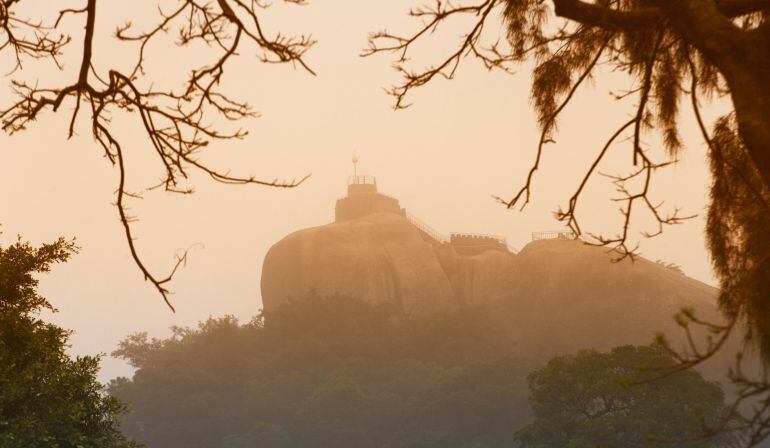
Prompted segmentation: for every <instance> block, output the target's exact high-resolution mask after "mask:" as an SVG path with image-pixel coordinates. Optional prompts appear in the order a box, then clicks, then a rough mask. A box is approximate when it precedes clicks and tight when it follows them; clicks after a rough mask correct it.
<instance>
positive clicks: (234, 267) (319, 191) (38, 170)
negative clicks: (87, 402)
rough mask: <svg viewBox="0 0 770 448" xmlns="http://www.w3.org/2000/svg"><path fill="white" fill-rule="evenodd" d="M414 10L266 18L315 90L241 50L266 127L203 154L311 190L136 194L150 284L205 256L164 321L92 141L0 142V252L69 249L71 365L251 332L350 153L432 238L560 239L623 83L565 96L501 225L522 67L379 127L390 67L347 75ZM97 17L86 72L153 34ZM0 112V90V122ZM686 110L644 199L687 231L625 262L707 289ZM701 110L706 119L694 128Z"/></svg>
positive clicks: (529, 128) (516, 154)
mask: <svg viewBox="0 0 770 448" xmlns="http://www.w3.org/2000/svg"><path fill="white" fill-rule="evenodd" d="M171 3H174V2H171ZM47 4H48V2H38V6H36V8H37V9H38V10H40V11H46V10H48V8H49V7H48V6H47ZM163 4H166V5H167V4H169V2H165V3H163ZM416 4H418V3H415V2H410V1H406V0H398V1H395V0H388V1H382V0H380V1H372V0H369V1H361V0H335V1H333V2H331V1H322V0H311V1H310V2H309V4H308V5H307V6H304V7H296V6H290V7H286V6H281V7H277V8H272V9H270V10H268V11H267V13H266V17H265V19H264V20H265V21H266V24H267V28H268V32H274V31H276V30H281V31H283V32H284V33H286V34H288V33H293V32H307V33H312V34H313V36H314V37H315V38H316V39H318V41H319V43H318V44H317V46H316V47H314V48H313V49H312V50H311V52H310V53H309V55H308V58H307V60H308V62H309V63H310V65H311V66H312V67H313V68H314V69H315V70H316V71H317V73H318V76H317V77H313V76H310V75H308V74H307V73H305V72H303V71H301V70H294V69H292V67H290V66H275V65H273V66H265V65H261V64H259V63H258V62H257V61H256V59H255V58H254V55H255V54H256V52H255V49H253V48H244V50H243V51H242V53H241V56H240V58H239V59H238V62H237V63H233V64H231V65H230V66H228V70H227V71H228V75H227V77H226V79H225V85H226V88H227V90H228V91H229V92H231V93H233V92H237V95H238V96H239V98H242V99H244V100H247V101H248V102H249V103H250V104H252V105H253V106H254V107H255V109H257V110H258V111H259V112H260V113H261V115H262V116H261V118H258V119H254V120H250V121H248V122H245V123H243V126H244V128H246V129H248V130H249V131H250V135H249V136H248V138H246V139H245V140H244V141H239V142H233V141H227V142H218V143H215V144H213V145H212V146H211V147H210V148H209V149H208V150H207V151H206V152H205V155H204V156H203V158H205V160H207V161H209V162H210V163H211V164H212V165H214V166H218V167H223V168H225V167H230V168H232V171H233V173H234V174H244V175H248V174H254V175H256V176H259V177H264V178H268V179H272V178H274V177H278V178H288V179H290V178H292V177H301V176H303V175H305V174H307V173H312V178H311V179H310V180H309V181H308V182H307V183H306V184H305V185H303V186H302V187H300V188H298V189H296V190H293V191H286V190H275V189H268V188H263V187H252V186H246V187H243V186H227V185H218V184H214V183H212V182H211V181H209V180H208V179H207V178H205V177H203V176H194V178H193V181H192V182H191V184H193V185H194V186H195V189H196V193H195V194H194V195H192V196H178V195H171V194H166V193H162V192H151V193H147V194H146V196H145V199H144V200H143V201H133V202H132V203H131V206H132V210H133V213H134V214H136V215H138V216H139V218H140V219H141V221H140V222H139V223H137V225H136V227H135V232H136V236H137V237H138V242H137V244H138V247H139V249H140V251H141V253H142V255H143V256H144V257H145V258H146V260H147V261H148V264H149V265H150V266H152V267H153V268H154V269H155V270H156V271H158V272H161V273H162V272H165V271H166V270H167V269H168V268H169V267H170V265H171V262H172V260H173V255H174V253H175V251H176V250H177V249H179V248H184V247H188V246H191V245H193V244H196V243H200V244H201V245H202V246H203V247H202V248H199V249H196V250H194V251H193V252H192V253H191V257H190V262H189V264H188V266H187V267H186V268H185V269H184V270H182V271H181V272H180V273H179V275H178V276H177V277H176V279H175V281H174V283H173V284H172V289H173V291H174V292H175V294H174V295H173V296H172V300H173V302H174V304H175V305H176V307H177V310H178V311H177V313H176V314H172V313H171V312H170V311H169V310H168V309H167V308H166V306H165V305H164V304H163V303H162V301H161V299H160V297H159V296H158V294H157V293H156V292H155V291H154V289H153V288H152V287H151V286H150V285H149V284H148V283H145V282H144V281H143V279H142V276H141V274H140V273H139V271H138V269H137V268H136V267H135V265H134V264H133V263H132V261H131V259H130V256H129V252H128V250H127V246H126V241H125V239H124V235H123V233H122V229H121V227H120V225H119V222H118V218H117V210H116V209H115V207H114V205H113V202H114V191H115V188H116V184H117V174H118V173H117V170H116V169H114V168H113V167H112V166H111V165H110V164H109V162H108V161H107V160H106V159H104V158H103V157H102V155H101V149H100V148H99V147H97V145H96V144H95V143H94V142H93V141H92V139H91V137H90V134H89V132H88V123H87V119H86V120H83V121H82V122H81V125H80V126H79V127H78V129H79V133H78V134H79V135H77V136H76V137H75V138H73V139H72V140H69V141H68V140H67V139H66V127H67V124H68V122H67V119H68V117H69V115H66V116H65V115H64V114H62V113H59V114H53V113H51V112H50V111H49V112H46V113H45V114H44V115H43V117H42V118H41V119H40V120H39V121H38V122H37V123H35V124H33V125H32V126H31V128H30V129H29V130H28V131H26V132H24V133H21V134H18V135H14V136H12V137H9V136H7V135H4V134H2V135H0V224H2V231H3V235H1V236H0V241H2V243H3V244H8V243H9V242H11V241H12V240H13V239H14V238H15V236H16V235H17V234H21V235H22V236H23V237H24V238H25V239H28V240H31V241H33V242H35V243H40V242H44V241H50V240H52V239H54V238H56V237H58V236H59V235H64V236H69V237H76V238H77V241H78V244H79V245H80V246H81V247H82V252H81V253H80V254H79V255H77V256H76V257H74V258H73V259H72V261H71V262H69V263H67V264H66V265H63V266H59V267H57V268H56V269H55V270H54V272H53V273H52V274H50V275H47V276H45V277H43V278H42V284H41V289H42V291H43V293H44V294H45V295H47V296H48V297H49V299H50V300H51V301H52V302H53V303H54V304H55V305H56V306H57V307H59V309H60V313H58V314H57V315H55V316H54V317H53V320H54V321H55V322H57V323H59V324H61V325H62V326H64V327H66V328H71V329H73V330H75V334H74V336H73V339H72V341H73V352H75V353H97V352H110V351H111V350H113V349H114V347H115V345H116V343H117V342H118V340H120V339H121V338H122V337H124V336H126V335H127V334H129V333H132V332H136V331H140V330H147V331H149V332H150V334H152V335H155V336H165V335H167V334H168V330H167V329H168V327H170V326H172V325H183V326H184V325H194V324H195V323H196V322H198V321H200V320H202V319H206V318H207V317H208V316H221V315H224V314H233V315H235V316H237V317H239V318H241V319H242V320H248V319H249V318H250V317H251V316H253V315H255V314H256V313H257V312H258V310H259V309H260V307H261V301H260V291H259V280H260V271H261V265H262V260H263V258H264V256H265V254H266V252H267V250H268V249H269V248H270V246H271V245H272V244H273V243H275V242H277V241H278V240H280V239H281V238H282V237H284V236H285V235H287V234H288V233H290V232H293V231H295V230H299V229H301V228H305V227H309V226H316V225H321V224H325V223H328V222H330V221H331V220H332V219H333V214H334V202H335V200H336V199H337V198H338V197H340V196H341V195H343V194H344V192H345V186H346V178H347V176H348V175H350V174H351V172H352V166H351V162H350V159H351V156H352V154H353V152H354V151H356V152H357V153H358V155H359V157H360V159H361V162H360V168H359V172H361V173H366V174H373V175H375V176H376V177H377V180H378V184H379V186H380V190H381V191H382V192H384V193H386V194H389V195H392V196H394V197H396V198H398V199H399V200H400V201H401V205H402V206H403V207H406V208H407V210H409V211H410V212H411V213H413V214H415V215H417V216H418V217H420V218H421V219H422V220H424V221H426V222H428V223H429V224H431V225H432V226H434V227H435V228H437V229H438V230H440V231H442V232H444V233H449V232H453V231H464V232H478V233H491V234H499V235H504V236H506V237H507V238H508V240H509V241H510V242H511V243H512V244H513V245H514V246H516V247H519V248H520V247H522V246H524V245H525V244H526V243H527V241H528V240H529V238H530V233H531V232H533V231H538V230H554V229H560V228H561V226H560V224H559V223H558V222H557V221H555V220H554V218H553V214H552V212H553V211H554V210H555V209H556V208H557V207H558V206H559V205H566V203H567V200H568V198H569V197H570V196H571V194H572V191H573V190H574V188H575V187H576V185H577V183H578V182H579V178H580V177H581V175H582V174H583V173H584V170H585V168H586V165H587V163H589V160H590V159H591V157H592V155H593V154H594V153H595V152H596V151H598V150H599V149H600V148H601V146H602V145H603V143H604V141H605V140H606V138H607V137H608V135H609V134H610V133H612V132H613V131H614V129H615V128H616V127H617V126H619V125H620V124H621V123H623V122H624V121H626V120H627V119H628V118H627V116H628V114H629V113H630V108H631V107H632V103H624V104H616V103H614V101H613V100H612V98H611V97H610V95H609V93H608V92H609V90H610V89H615V90H618V89H622V88H627V87H629V84H628V80H626V79H625V78H624V77H623V76H620V75H618V74H612V75H611V74H605V75H601V76H599V77H597V79H595V80H594V82H593V84H592V85H588V86H587V87H586V88H584V90H582V91H581V92H580V93H579V94H578V95H577V97H576V99H575V102H574V103H573V104H572V105H571V106H570V107H569V108H568V109H567V110H566V111H565V113H564V116H563V119H562V122H561V126H560V132H559V134H558V137H557V144H555V145H550V146H548V147H547V154H546V156H545V158H544V161H543V165H542V170H541V171H540V172H539V173H538V175H537V178H536V181H535V184H534V191H533V193H534V196H533V203H531V204H530V205H529V206H528V208H527V209H526V210H525V211H524V212H517V211H508V210H506V209H505V208H504V207H502V206H500V205H498V204H497V203H496V202H495V201H494V200H493V199H492V195H502V196H509V195H511V194H512V193H513V192H514V191H515V190H516V189H517V188H518V187H519V186H520V185H521V183H522V182H523V180H524V177H525V175H526V171H527V170H528V167H529V166H530V164H531V162H532V159H533V156H534V149H535V145H536V142H537V138H538V131H537V127H536V124H535V116H534V114H533V112H532V110H531V107H530V102H529V87H530V81H531V77H530V67H528V66H522V67H520V68H519V70H518V73H517V74H515V75H513V76H511V75H507V74H503V73H496V72H492V73H490V72H487V71H486V70H485V69H484V68H483V66H481V65H480V64H479V63H478V62H476V61H473V60H470V59H469V60H466V61H465V62H464V63H463V65H462V66H461V68H460V70H459V72H458V74H457V78H456V79H455V80H453V81H444V80H436V81H435V82H433V83H431V84H430V85H428V86H426V87H424V88H422V89H420V90H419V91H416V92H415V93H414V94H413V95H412V97H411V101H412V102H413V103H414V105H413V106H412V107H411V108H410V109H408V110H405V111H399V112H394V111H393V110H392V109H391V106H392V99H391V98H390V97H388V96H387V95H385V93H384V91H383V87H388V86H390V85H391V84H393V83H395V82H397V81H398V75H397V74H396V73H395V72H394V71H393V70H391V68H390V64H391V63H392V61H393V57H392V56H385V55H381V56H378V57H374V58H365V59H362V58H360V57H358V54H359V53H360V52H361V50H362V49H363V48H364V47H365V46H366V36H367V34H368V33H369V32H372V31H377V30H380V29H382V28H385V27H388V28H389V29H393V30H401V31H404V30H410V29H413V28H414V27H415V26H416V25H417V22H415V21H414V19H411V18H409V17H407V15H406V12H407V10H408V8H409V7H410V6H412V5H416ZM99 5H100V8H101V9H100V11H99V16H98V19H97V20H98V22H97V24H98V31H99V35H100V37H99V41H98V43H97V45H96V48H95V51H96V64H97V68H98V69H99V70H106V69H107V68H109V67H112V66H117V67H125V66H126V65H127V64H128V62H130V60H131V58H132V57H133V56H134V55H135V52H133V51H132V47H130V46H116V45H114V44H113V43H111V39H110V38H109V34H110V32H112V31H113V30H114V28H115V27H116V26H118V25H120V24H122V23H124V22H125V21H127V20H131V21H133V22H135V23H137V24H138V25H139V26H141V25H142V24H146V23H149V22H148V20H151V19H153V18H156V17H157V16H156V15H155V9H154V8H155V6H156V1H155V0H145V1H143V2H116V1H112V2H100V3H99ZM33 12H34V11H33ZM50 14H51V11H48V12H47V16H50ZM79 20H81V19H78V18H75V17H73V18H70V19H68V22H67V25H68V26H70V27H72V29H73V30H78V29H80V28H82V23H81V22H80V21H79ZM460 25H461V24H458V27H455V28H453V27H447V28H446V29H445V33H441V34H439V35H437V36H436V39H434V40H433V41H431V43H430V44H428V45H426V46H423V47H420V48H418V49H417V50H418V51H417V53H416V54H415V61H414V62H415V64H416V65H417V66H419V65H422V64H429V63H435V62H438V57H439V56H440V55H441V54H445V52H446V50H447V49H448V48H449V47H447V45H446V44H454V43H455V42H456V39H457V38H458V37H459V34H458V33H459V32H461V28H459V26H460ZM490 31H491V33H492V34H495V33H499V32H501V30H500V29H492V30H490ZM75 39H76V41H77V39H78V35H77V34H75ZM210 59H211V55H210V54H208V55H207V54H205V53H202V52H197V53H196V52H187V53H182V54H179V53H176V52H175V49H174V48H173V47H170V46H168V45H164V44H162V43H161V44H160V45H158V46H157V47H155V49H153V50H152V51H151V55H150V61H151V63H150V65H149V66H148V70H149V71H150V73H153V74H154V75H153V76H155V77H156V78H157V79H158V83H159V84H161V85H163V83H168V85H174V84H175V83H176V84H178V80H179V79H181V78H179V77H176V76H177V75H179V74H181V75H184V74H186V73H188V72H189V70H190V69H191V68H192V67H193V65H191V64H193V63H194V64H195V65H196V66H197V65H199V64H202V63H204V62H206V61H208V60H210ZM10 63H11V61H10V60H9V59H8V57H7V55H6V56H5V57H0V65H1V66H6V65H7V64H10ZM65 63H66V64H67V71H66V72H65V73H64V74H59V73H54V72H52V71H51V70H42V69H39V68H37V67H34V66H33V67H32V68H30V71H29V72H17V73H16V74H14V75H12V76H15V77H17V78H18V77H24V78H26V79H28V80H30V81H34V80H35V79H37V78H38V77H39V78H40V80H41V81H40V82H41V85H50V86H60V85H63V84H64V83H69V82H72V80H73V79H74V78H73V70H75V69H76V68H77V63H78V60H77V54H73V55H72V57H71V58H70V59H66V58H65ZM46 83H47V84H46ZM7 84H8V79H6V81H5V82H4V85H7ZM10 98H11V97H10V93H9V91H8V90H7V89H5V88H4V90H0V101H1V102H2V104H3V105H5V104H7V103H8V101H9V100H10ZM65 107H66V108H71V107H72V104H71V103H70V104H67V105H66V106H65ZM65 110H66V109H65ZM684 111H685V115H686V117H685V118H684V120H683V135H684V138H685V140H686V143H687V150H686V152H685V153H684V154H682V156H681V162H680V163H679V164H678V165H676V166H675V167H674V168H671V169H669V170H667V171H665V172H662V173H660V175H659V176H658V178H657V179H656V184H655V188H654V190H655V197H656V198H657V199H659V200H666V203H667V204H671V205H681V206H684V207H685V213H697V214H700V216H699V218H698V219H695V220H692V221H691V222H688V223H686V224H683V225H681V226H678V227H675V228H668V229H667V230H666V233H665V234H664V235H663V236H660V237H658V238H656V239H653V240H644V241H642V245H641V250H642V252H643V254H644V255H645V256H646V257H647V258H650V259H653V260H655V259H663V260H665V261H668V262H674V263H677V264H680V265H681V266H682V267H683V269H684V271H685V272H686V273H687V274H688V275H690V276H692V277H695V278H697V279H699V280H702V281H705V282H708V283H713V282H714V280H713V275H712V272H711V268H710V263H709V259H708V254H707V251H706V250H705V247H704V236H703V226H704V217H705V216H704V212H705V205H706V200H707V189H708V184H709V176H708V172H707V167H706V161H705V147H704V145H703V144H702V143H701V141H700V139H699V138H698V133H697V132H696V128H695V126H694V124H693V122H692V119H691V118H690V116H689V115H690V114H689V111H690V109H689V108H687V107H684ZM716 112H717V111H716V110H715V107H711V108H710V109H708V116H714V114H715V113H716ZM113 130H114V131H115V132H116V133H117V134H118V135H119V137H120V138H121V139H123V141H124V142H125V143H124V148H126V152H127V157H128V162H127V163H128V166H129V170H130V173H129V176H131V177H130V179H129V185H130V189H131V190H133V191H138V190H141V189H142V188H145V187H147V186H149V185H151V184H153V183H155V182H156V181H157V179H159V177H160V176H161V174H162V171H161V167H160V166H159V165H158V163H157V159H156V158H155V157H153V152H152V149H151V147H150V146H149V142H148V141H147V140H146V139H145V138H144V137H143V135H142V129H141V126H140V124H139V123H138V122H137V118H136V117H134V116H128V115H126V116H115V117H114V122H113ZM629 159H630V144H629V143H622V144H619V145H617V146H616V147H615V148H614V149H613V155H612V158H611V160H610V161H608V163H607V164H606V165H605V166H603V167H602V170H603V171H605V172H609V173H612V174H616V173H620V172H625V171H626V170H628V169H629V167H628V166H627V163H628V161H629ZM587 194H588V195H587V196H586V199H585V202H584V203H583V205H582V207H583V208H582V210H583V215H584V217H585V223H584V227H586V228H587V229H588V230H596V231H606V232H607V233H612V231H613V230H618V226H619V223H620V222H619V219H620V217H619V215H618V214H617V207H618V204H617V203H612V202H610V201H609V198H611V197H614V194H613V191H612V189H611V188H609V186H608V185H606V183H603V182H602V181H597V182H596V183H595V184H592V187H591V188H590V189H589V191H588V192H587ZM645 224H649V221H646V220H645V218H644V216H640V219H639V220H638V221H637V226H636V228H635V232H636V234H637V235H638V232H639V231H640V230H645V229H646V230H654V229H651V228H650V227H646V225H645ZM129 372H130V370H129V369H128V368H127V367H126V366H125V365H123V364H122V363H121V362H119V361H116V360H111V359H105V362H104V371H103V373H102V378H103V379H106V378H111V377H114V376H115V375H118V374H127V373H129Z"/></svg>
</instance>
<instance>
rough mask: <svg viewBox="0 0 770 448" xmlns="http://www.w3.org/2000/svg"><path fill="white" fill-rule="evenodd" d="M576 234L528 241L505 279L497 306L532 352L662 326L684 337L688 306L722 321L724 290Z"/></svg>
mask: <svg viewBox="0 0 770 448" xmlns="http://www.w3.org/2000/svg"><path fill="white" fill-rule="evenodd" d="M616 259H617V254H615V253H608V252H607V249H606V248H601V247H594V246H590V245H586V244H583V243H582V242H579V241H571V240H545V241H535V242H532V243H530V244H528V245H527V246H526V247H525V248H524V249H523V250H522V251H521V252H520V253H519V254H518V255H517V256H516V257H515V258H514V260H513V262H512V263H510V264H509V266H508V268H507V271H506V272H504V273H503V274H502V275H501V276H500V277H499V283H498V285H497V288H498V289H497V291H496V292H495V294H494V295H495V298H494V299H493V300H492V301H493V302H494V308H495V309H496V310H497V311H496V312H497V313H499V315H500V316H504V317H503V319H505V321H506V325H507V326H509V328H510V329H511V331H512V333H513V335H514V338H515V339H516V340H517V341H518V342H519V344H520V346H522V347H526V350H527V351H532V352H538V353H542V354H545V353H547V352H550V353H551V354H552V355H559V354H563V353H570V352H574V351H576V350H579V349H583V348H588V347H591V348H596V349H608V348H610V347H614V346H617V345H619V344H648V343H650V342H651V341H652V340H653V338H654V336H655V333H656V332H662V333H665V334H667V335H669V337H670V338H671V339H672V340H675V341H681V340H682V339H681V338H682V336H683V335H684V333H683V332H682V329H681V328H680V327H679V326H678V325H677V324H676V322H675V320H674V315H675V314H676V313H677V312H679V311H680V310H681V309H683V308H691V309H693V310H695V312H696V313H697V315H698V316H699V317H701V318H703V319H706V320H711V321H718V320H719V314H718V312H717V307H716V298H717V294H718V290H717V289H716V288H713V287H711V286H708V285H706V284H704V283H701V282H699V281H697V280H694V279H692V278H689V277H687V276H685V275H684V274H683V273H682V272H680V271H678V270H676V269H672V268H671V267H667V266H664V265H662V264H659V263H656V262H652V261H649V260H646V259H644V258H637V259H636V260H635V261H633V262H632V261H631V260H630V259H625V260H623V261H620V262H613V261H614V260H616Z"/></svg>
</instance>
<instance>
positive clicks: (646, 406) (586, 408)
mask: <svg viewBox="0 0 770 448" xmlns="http://www.w3.org/2000/svg"><path fill="white" fill-rule="evenodd" d="M674 365H675V360H674V359H673V358H671V357H670V356H669V355H668V354H666V352H665V351H662V350H661V349H659V348H657V347H634V346H624V347H617V348H615V349H613V350H611V351H610V352H609V353H598V352H595V351H584V352H581V353H579V354H578V355H575V356H565V357H560V358H555V359H553V360H551V361H550V362H549V363H548V364H547V365H546V366H545V367H543V368H541V369H538V370H536V371H534V372H533V373H531V374H530V375H529V386H530V391H531V392H530V393H531V395H530V403H531V405H532V409H533V411H534V415H535V420H534V422H532V423H531V424H530V425H528V426H526V427H524V428H522V429H520V430H519V431H518V432H517V433H516V440H517V442H518V444H519V446H521V447H528V448H538V447H570V448H582V447H586V448H588V447H596V446H601V447H607V448H612V447H618V448H621V447H622V448H634V447H653V446H660V445H661V442H662V441H668V442H671V441H677V440H678V441H681V442H682V443H684V441H687V440H691V441H692V443H691V445H692V446H704V447H705V446H729V444H730V443H731V442H737V441H738V440H737V439H736V438H728V436H725V435H722V436H721V437H720V438H718V439H706V440H699V437H700V434H701V433H700V430H701V427H702V425H716V424H717V423H718V422H719V421H720V420H721V419H722V418H723V417H724V416H725V415H726V409H725V404H724V395H723V393H722V389H721V388H720V387H719V386H718V385H716V384H714V383H710V382H708V381H706V380H704V379H703V377H702V376H701V375H700V374H699V373H697V372H696V371H694V370H692V369H690V370H685V371H679V372H676V373H674V374H671V375H668V376H661V371H663V370H665V369H668V368H671V367H672V366H674ZM689 445H690V444H688V446H689Z"/></svg>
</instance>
